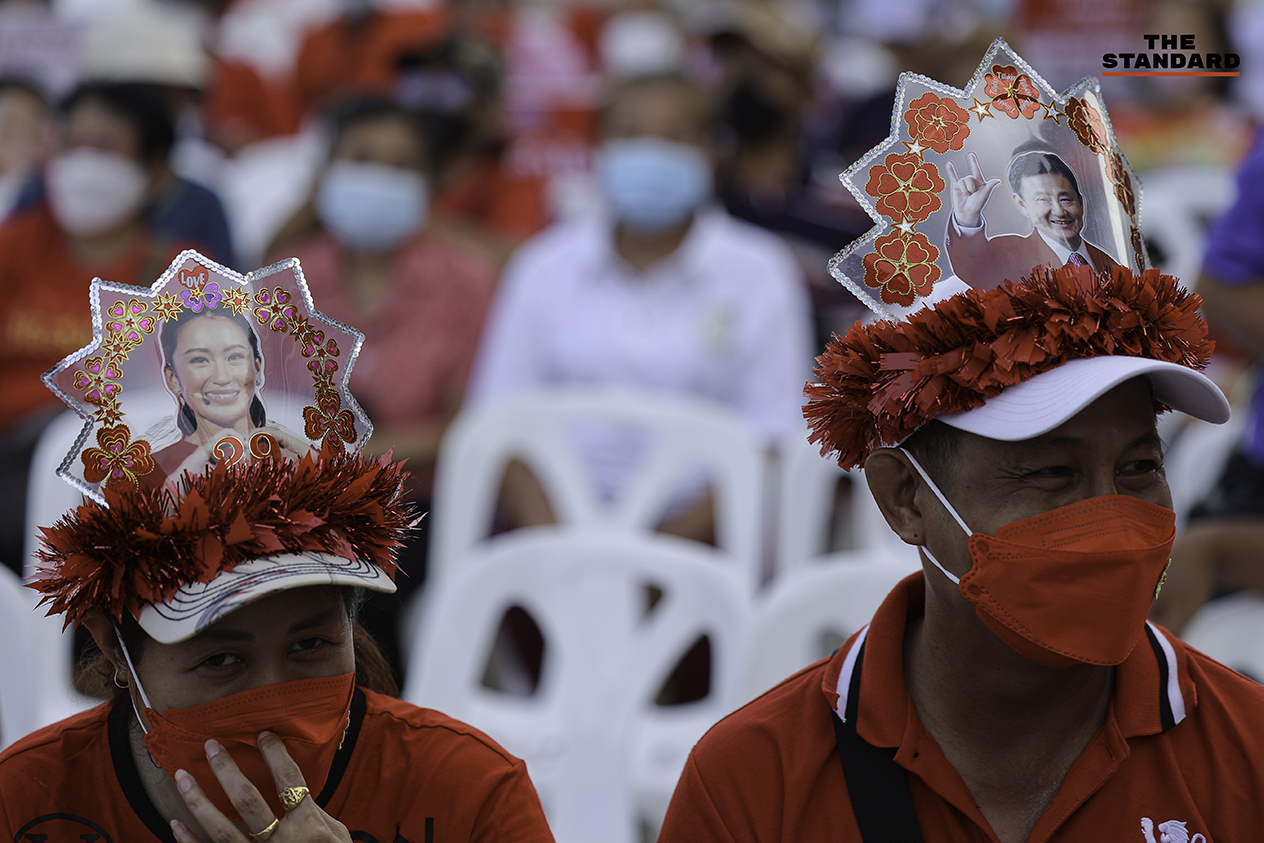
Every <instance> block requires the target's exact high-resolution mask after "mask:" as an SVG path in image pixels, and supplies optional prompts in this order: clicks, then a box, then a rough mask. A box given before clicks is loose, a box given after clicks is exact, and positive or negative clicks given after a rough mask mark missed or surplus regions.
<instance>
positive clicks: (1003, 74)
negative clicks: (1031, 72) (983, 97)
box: [983, 64, 1040, 119]
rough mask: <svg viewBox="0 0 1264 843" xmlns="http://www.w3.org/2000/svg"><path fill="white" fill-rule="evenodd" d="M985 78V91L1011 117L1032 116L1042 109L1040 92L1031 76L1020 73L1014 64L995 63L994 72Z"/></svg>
mask: <svg viewBox="0 0 1264 843" xmlns="http://www.w3.org/2000/svg"><path fill="white" fill-rule="evenodd" d="M983 78H984V80H985V81H986V82H987V86H986V87H985V88H984V89H983V93H985V94H987V95H988V96H989V97H991V98H992V105H994V106H996V107H997V108H999V109H1000V110H1001V111H1004V112H1005V113H1006V114H1008V115H1009V116H1010V117H1013V118H1015V119H1017V118H1018V116H1019V115H1020V114H1021V115H1022V116H1023V117H1031V116H1032V115H1033V114H1035V113H1036V112H1037V111H1039V110H1040V92H1039V91H1038V90H1036V86H1035V85H1034V84H1032V81H1031V77H1029V76H1028V75H1027V74H1026V73H1019V72H1018V68H1016V67H1014V66H1013V65H1012V64H1006V65H999V64H994V65H992V72H991V73H988V74H985V75H984V77H983Z"/></svg>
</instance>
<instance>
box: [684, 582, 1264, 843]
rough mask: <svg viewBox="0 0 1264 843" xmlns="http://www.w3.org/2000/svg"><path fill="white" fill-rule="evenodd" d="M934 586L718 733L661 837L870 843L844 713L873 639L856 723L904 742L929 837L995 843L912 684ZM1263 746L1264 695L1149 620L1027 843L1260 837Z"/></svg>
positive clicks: (700, 842)
mask: <svg viewBox="0 0 1264 843" xmlns="http://www.w3.org/2000/svg"><path fill="white" fill-rule="evenodd" d="M924 589H925V582H924V580H923V578H922V574H920V573H918V574H915V575H913V576H911V577H909V578H908V579H906V580H904V581H903V582H901V583H900V584H899V585H898V586H896V588H895V589H894V590H893V591H892V592H891V594H890V595H888V596H887V598H886V600H885V601H884V602H883V604H882V606H881V607H880V608H879V609H878V612H877V614H875V615H874V618H873V621H872V623H871V624H870V625H869V626H868V627H866V628H865V629H863V630H861V631H860V632H858V633H856V635H853V636H852V637H851V638H850V639H849V640H848V642H847V643H846V644H845V645H844V646H843V647H842V648H841V649H840V650H839V651H838V652H837V653H835V654H834V656H832V657H831V658H829V659H826V660H823V661H820V662H817V663H816V664H814V665H812V666H810V667H807V668H805V669H804V670H802V671H800V672H799V673H797V674H795V675H794V676H792V677H790V678H789V679H787V680H786V681H784V682H782V683H781V684H780V685H778V686H777V687H775V688H773V689H772V690H770V691H769V692H767V693H766V694H764V695H763V696H761V697H760V698H758V699H756V700H755V701H753V702H751V703H750V704H749V705H747V706H745V707H743V708H741V709H739V710H738V711H736V712H734V713H733V714H732V715H730V716H729V717H727V718H725V719H724V720H722V721H721V722H720V723H718V724H717V725H716V726H715V727H714V728H712V729H711V731H710V732H708V733H707V734H706V736H704V737H703V738H702V740H701V741H699V742H698V745H697V746H696V747H694V750H693V753H692V755H691V756H690V758H689V762H688V763H687V764H686V766H685V771H684V774H683V775H682V777H681V780H680V784H679V785H678V786H677V788H676V793H675V796H674V797H673V798H672V803H671V807H670V808H669V810H668V812H667V818H666V820H665V821H664V824H663V830H662V834H661V835H660V837H659V843H685V841H688V843H706V841H742V843H747V841H751V842H752V843H753V841H764V842H765V843H766V841H774V840H783V841H813V843H815V841H838V840H842V841H860V840H861V837H860V831H859V829H858V828H857V825H856V819H855V816H854V814H853V813H852V808H851V803H850V801H849V799H848V794H847V785H846V782H845V781H844V779H843V770H842V766H841V764H840V762H839V759H838V755H837V749H836V740H835V736H834V731H833V724H832V722H831V719H830V718H831V717H832V716H833V714H832V711H831V709H835V708H837V709H838V710H844V709H845V706H846V702H847V701H846V699H845V696H844V697H842V698H840V694H839V690H840V688H841V689H842V692H843V694H844V695H845V694H846V693H847V689H848V687H849V685H850V679H851V671H852V669H854V667H855V663H856V658H855V653H856V652H857V651H858V649H859V646H860V644H861V643H862V642H863V643H864V644H865V655H864V659H863V663H862V666H861V668H860V670H861V676H860V691H859V695H860V696H859V699H858V700H857V703H858V710H857V716H856V728H857V730H858V732H859V734H860V736H861V737H862V738H864V739H865V740H866V741H868V742H869V743H871V744H874V745H875V746H884V747H895V748H897V751H896V755H895V760H896V762H897V763H898V764H900V765H901V766H902V767H904V769H905V770H906V775H905V778H906V779H907V781H908V788H909V793H910V796H911V797H912V802H913V808H914V811H915V812H916V814H917V818H918V822H919V824H920V825H921V831H922V837H923V839H924V840H925V841H926V843H935V841H996V840H997V838H996V835H995V834H994V833H993V832H992V829H991V828H990V827H989V826H988V823H987V820H986V819H984V817H983V814H982V812H980V811H979V809H978V807H977V806H976V805H975V801H974V799H973V797H972V796H971V795H970V791H969V790H968V789H967V787H966V785H965V782H964V781H962V779H961V777H960V776H959V775H958V774H957V771H956V770H955V769H953V767H952V765H951V764H949V763H948V760H947V758H945V757H944V754H943V752H942V751H941V750H940V748H939V745H938V744H937V743H936V742H935V739H934V738H933V737H931V735H930V733H929V732H928V731H927V730H926V728H925V727H924V726H923V725H922V723H921V720H920V719H919V718H918V716H917V710H916V709H915V708H914V706H913V701H912V698H911V697H910V696H909V693H908V689H907V687H906V686H905V684H904V658H903V639H904V630H905V627H906V625H907V623H908V621H909V620H910V619H911V618H916V617H919V616H920V615H921V614H922V613H923V605H924V603H923V601H924ZM840 680H841V681H840ZM1261 750H1264V687H1262V686H1260V685H1257V684H1256V683H1254V682H1252V681H1251V680H1249V679H1246V678H1245V677H1243V676H1241V675H1240V674H1238V673H1235V672H1234V671H1232V670H1230V669H1229V668H1227V667H1224V666H1223V665H1221V664H1219V663H1217V662H1215V661H1213V660H1212V659H1210V658H1208V657H1207V656H1205V655H1203V654H1202V653H1199V652H1198V651H1196V650H1192V649H1190V648H1189V647H1187V646H1186V645H1185V644H1184V643H1183V642H1181V641H1180V640H1179V639H1177V638H1175V637H1173V636H1171V635H1169V634H1167V633H1166V632H1165V631H1163V630H1161V629H1160V628H1158V627H1155V626H1153V625H1147V632H1146V635H1145V636H1144V637H1143V638H1142V639H1141V641H1140V642H1139V643H1138V645H1137V647H1136V649H1135V650H1134V651H1133V652H1132V654H1131V655H1130V656H1129V657H1128V659H1127V660H1126V661H1125V662H1124V663H1123V664H1122V665H1120V666H1119V668H1118V669H1117V674H1116V683H1115V696H1114V699H1113V700H1112V701H1111V705H1110V709H1109V711H1108V712H1107V716H1106V721H1105V722H1104V723H1103V724H1102V727H1101V728H1100V729H1099V730H1098V732H1097V734H1096V735H1094V736H1093V738H1092V740H1091V741H1090V742H1089V744H1088V746H1086V747H1085V749H1084V751H1083V753H1082V754H1081V755H1080V757H1079V758H1078V759H1077V760H1076V762H1075V763H1074V764H1073V765H1072V767H1071V769H1070V771H1069V772H1068V773H1067V776H1066V778H1065V779H1064V780H1063V782H1062V786H1061V788H1060V789H1059V790H1058V793H1057V795H1055V796H1054V798H1053V801H1052V802H1051V803H1050V804H1049V807H1048V808H1046V809H1045V812H1044V815H1043V816H1041V818H1040V820H1039V821H1038V822H1037V823H1036V826H1035V827H1034V828H1033V829H1032V831H1031V834H1030V836H1029V837H1028V843H1043V842H1044V841H1066V843H1071V841H1075V843H1080V841H1084V840H1120V841H1133V840H1135V841H1138V843H1158V841H1160V840H1170V841H1172V843H1176V841H1181V842H1182V843H1183V842H1184V841H1186V840H1189V841H1194V840H1196V839H1197V838H1196V837H1195V835H1197V834H1201V835H1203V837H1204V838H1205V841H1206V843H1215V841H1245V840H1258V839H1260V838H1261V834H1262V833H1264V832H1261V829H1264V775H1262V773H1264V752H1262V751H1261ZM1147 819H1148V820H1149V827H1150V829H1151V831H1150V832H1149V833H1147V832H1146V830H1145V829H1146V824H1145V820H1147ZM1181 824H1184V825H1183V828H1184V834H1185V835H1186V836H1181V831H1180V829H1181V828H1182V825H1181ZM1165 833H1166V834H1167V837H1163V834H1165Z"/></svg>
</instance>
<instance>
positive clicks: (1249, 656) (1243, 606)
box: [1181, 591, 1264, 682]
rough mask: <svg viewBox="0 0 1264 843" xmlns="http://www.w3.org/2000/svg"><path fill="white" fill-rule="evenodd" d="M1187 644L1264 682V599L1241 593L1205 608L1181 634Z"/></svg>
mask: <svg viewBox="0 0 1264 843" xmlns="http://www.w3.org/2000/svg"><path fill="white" fill-rule="evenodd" d="M1181 638H1182V639H1184V641H1185V643H1186V644H1189V645H1190V646H1191V647H1193V648H1194V649H1196V650H1202V651H1203V652H1204V653H1206V654H1207V655H1209V656H1211V657H1212V658H1213V659H1215V660H1216V661H1218V662H1220V663H1221V664H1225V665H1228V666H1229V667H1231V668H1233V669H1234V670H1236V671H1238V672H1239V673H1243V674H1246V675H1247V676H1250V677H1251V678H1252V679H1254V680H1255V681H1256V682H1264V597H1262V596H1260V595H1259V594H1257V593H1256V592H1254V591H1240V592H1238V593H1236V594H1229V595H1226V596H1224V597H1220V598H1217V599H1216V600H1212V601H1211V602H1209V603H1207V604H1206V605H1204V606H1203V607H1202V608H1201V609H1199V610H1198V612H1197V613H1196V614H1195V615H1194V616H1193V617H1192V618H1190V620H1189V623H1188V624H1187V625H1186V626H1185V630H1184V632H1183V633H1182V634H1181Z"/></svg>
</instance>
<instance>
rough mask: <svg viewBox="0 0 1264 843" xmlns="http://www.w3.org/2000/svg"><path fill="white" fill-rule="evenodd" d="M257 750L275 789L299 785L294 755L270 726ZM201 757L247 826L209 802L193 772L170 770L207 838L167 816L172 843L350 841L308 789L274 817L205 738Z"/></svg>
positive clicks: (228, 759) (227, 758) (221, 751)
mask: <svg viewBox="0 0 1264 843" xmlns="http://www.w3.org/2000/svg"><path fill="white" fill-rule="evenodd" d="M259 751H260V752H262V753H263V760H264V761H265V762H266V763H267V765H268V770H269V771H271V773H272V781H273V783H274V784H275V785H276V788H277V791H278V792H280V791H282V790H284V789H285V788H287V787H305V786H306V782H304V781H303V773H302V771H300V770H299V768H298V765H297V764H295V763H294V759H292V758H290V754H289V753H288V752H286V751H285V744H284V743H283V742H282V741H281V739H280V738H278V737H277V736H276V735H274V734H272V733H271V732H263V733H261V734H260V735H259ZM206 757H207V759H208V760H209V761H210V762H211V770H212V771H213V772H214V773H215V778H217V779H218V780H219V783H220V786H221V787H223V788H224V792H225V793H226V794H228V798H229V801H231V802H232V803H233V807H234V808H236V809H237V812H238V813H239V814H241V818H242V819H243V820H244V821H245V824H246V828H247V829H249V832H243V831H242V830H241V829H240V828H239V827H238V825H237V824H236V823H234V822H232V821H231V820H229V819H228V817H226V816H224V814H223V813H222V812H221V811H220V810H219V809H218V808H216V807H215V806H214V805H212V804H211V801H210V800H209V799H207V798H206V794H205V793H203V792H202V788H201V787H200V786H199V785H198V783H197V782H196V781H194V779H193V777H192V776H191V775H189V774H188V773H186V772H185V771H184V770H178V771H177V772H176V787H177V788H178V789H179V790H180V796H181V798H182V799H184V804H185V805H187V806H188V808H189V811H190V812H192V814H193V816H194V818H196V819H197V821H198V823H200V824H201V826H202V829H203V830H204V831H205V832H206V834H207V836H208V838H209V840H207V841H199V840H198V838H197V837H196V836H195V835H194V834H193V832H192V831H190V830H189V828H188V827H187V826H185V825H184V824H183V823H182V822H180V821H179V820H172V821H171V830H172V832H173V833H174V834H175V837H176V840H177V843H261V841H262V840H270V841H273V843H294V842H295V841H304V843H312V841H325V842H326V843H328V841H340V843H351V835H350V834H349V833H348V832H347V828H346V826H344V825H343V824H342V823H340V822H338V821H337V820H335V819H334V818H333V817H331V816H329V815H328V814H326V813H325V812H324V811H323V810H322V809H321V808H320V807H319V806H318V805H317V804H316V802H315V798H314V797H315V795H314V794H312V795H309V796H307V797H306V798H304V799H303V800H302V801H301V802H299V803H298V804H297V805H295V806H294V809H293V810H291V811H289V812H287V813H286V814H285V816H283V817H277V816H276V814H275V813H274V812H273V810H272V808H271V807H269V806H268V803H267V802H265V801H264V799H263V797H262V796H261V795H260V794H259V791H258V790H257V789H256V788H255V786H254V785H253V784H251V783H250V780H249V779H247V778H246V777H245V776H243V775H242V773H241V771H240V770H239V769H237V764H236V763H235V762H234V761H233V759H232V757H231V756H230V755H229V754H228V752H227V751H225V750H224V748H223V747H222V746H220V745H219V743H218V742H216V741H213V740H211V741H207V742H206ZM274 820H275V821H276V826H275V827H274V828H272V831H271V833H268V834H267V836H266V837H263V836H262V834H261V833H262V832H265V831H266V830H267V829H268V828H270V827H272V823H273V821H274Z"/></svg>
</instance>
